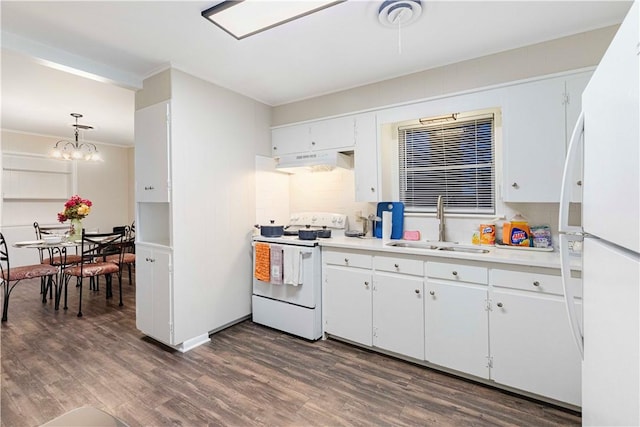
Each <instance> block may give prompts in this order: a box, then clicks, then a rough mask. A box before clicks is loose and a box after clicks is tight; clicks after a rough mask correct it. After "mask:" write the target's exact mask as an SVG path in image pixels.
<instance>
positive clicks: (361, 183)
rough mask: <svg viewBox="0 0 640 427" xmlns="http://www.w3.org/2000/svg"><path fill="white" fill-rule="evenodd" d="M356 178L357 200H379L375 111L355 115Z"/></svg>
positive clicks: (378, 165) (354, 161)
mask: <svg viewBox="0 0 640 427" xmlns="http://www.w3.org/2000/svg"><path fill="white" fill-rule="evenodd" d="M355 124H356V126H355V148H354V159H353V163H354V165H353V168H354V179H355V187H356V202H379V201H381V200H382V199H381V196H380V186H381V185H380V179H381V174H380V173H379V170H380V160H379V158H380V157H379V149H378V148H379V147H378V129H377V121H376V114H375V113H365V114H359V115H357V116H356V117H355Z"/></svg>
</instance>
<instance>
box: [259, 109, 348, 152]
mask: <svg viewBox="0 0 640 427" xmlns="http://www.w3.org/2000/svg"><path fill="white" fill-rule="evenodd" d="M354 144H355V117H354V116H345V117H338V118H334V119H326V120H320V121H317V122H311V123H302V124H294V125H290V126H283V127H279V128H275V129H272V130H271V155H272V156H273V157H278V156H283V155H286V154H293V153H304V152H309V151H316V150H329V149H338V148H340V149H344V150H349V149H353V146H354Z"/></svg>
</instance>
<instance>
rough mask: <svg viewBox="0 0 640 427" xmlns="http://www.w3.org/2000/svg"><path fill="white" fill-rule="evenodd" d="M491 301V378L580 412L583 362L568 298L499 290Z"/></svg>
mask: <svg viewBox="0 0 640 427" xmlns="http://www.w3.org/2000/svg"><path fill="white" fill-rule="evenodd" d="M490 295H491V302H492V305H491V311H490V319H489V322H490V325H491V326H490V329H491V334H490V336H491V339H490V347H491V357H492V359H493V367H492V369H491V378H492V379H493V380H494V381H496V382H498V383H501V384H504V385H508V386H510V387H515V388H518V389H521V390H525V391H528V392H531V393H535V394H539V395H542V396H546V397H549V398H552V399H557V400H560V401H562V402H567V403H570V404H572V405H577V406H579V405H580V402H581V399H580V395H581V384H580V382H581V358H580V354H579V352H578V349H577V347H576V345H575V343H574V339H573V336H572V334H571V330H570V326H569V321H568V320H567V314H566V310H565V306H564V301H563V299H562V297H559V296H555V295H529V294H524V293H523V294H520V293H516V292H514V291H509V290H501V289H495V288H494V289H493V290H492V291H491V293H490Z"/></svg>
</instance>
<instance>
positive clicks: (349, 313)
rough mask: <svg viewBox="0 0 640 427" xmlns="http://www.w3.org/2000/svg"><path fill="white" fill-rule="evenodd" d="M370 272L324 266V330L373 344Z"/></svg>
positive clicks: (357, 341) (365, 343) (345, 337)
mask: <svg viewBox="0 0 640 427" xmlns="http://www.w3.org/2000/svg"><path fill="white" fill-rule="evenodd" d="M371 283H372V281H371V272H370V271H367V270H360V269H352V268H341V267H334V266H326V267H325V283H324V295H325V299H324V302H323V304H324V319H325V332H327V333H328V334H331V335H336V336H338V337H341V338H344V339H347V340H350V341H353V342H356V343H360V344H364V345H368V346H370V345H371V343H372V341H371V335H372V326H371Z"/></svg>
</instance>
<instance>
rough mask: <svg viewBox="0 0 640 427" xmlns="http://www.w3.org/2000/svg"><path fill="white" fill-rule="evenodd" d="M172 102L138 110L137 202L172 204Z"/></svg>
mask: <svg viewBox="0 0 640 427" xmlns="http://www.w3.org/2000/svg"><path fill="white" fill-rule="evenodd" d="M168 120H169V102H160V103H158V104H154V105H151V106H149V107H146V108H143V109H141V110H138V111H136V113H135V141H136V164H135V168H136V200H137V201H138V202H168V201H169V129H170V128H169V121H168Z"/></svg>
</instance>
